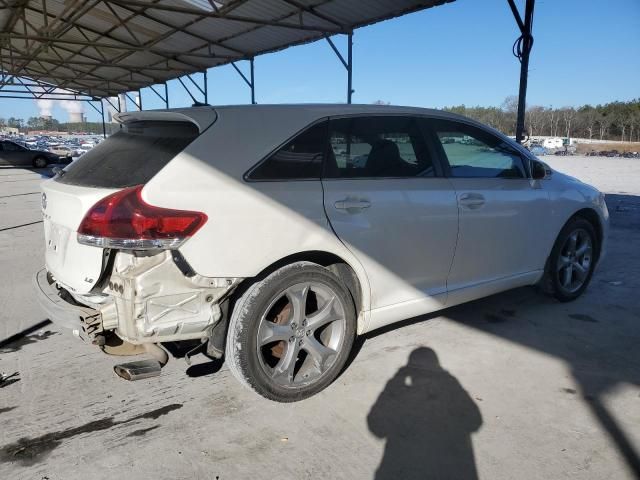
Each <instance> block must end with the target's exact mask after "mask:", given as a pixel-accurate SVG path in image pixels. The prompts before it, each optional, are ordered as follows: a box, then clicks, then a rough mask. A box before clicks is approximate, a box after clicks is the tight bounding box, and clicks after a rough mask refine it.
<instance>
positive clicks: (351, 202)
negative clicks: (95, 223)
mask: <svg viewBox="0 0 640 480" xmlns="http://www.w3.org/2000/svg"><path fill="white" fill-rule="evenodd" d="M333 206H334V207H336V209H338V210H346V211H347V212H349V213H356V212H359V211H361V210H364V209H365V208H369V207H370V206H371V202H370V201H369V200H364V199H357V198H348V197H347V198H345V199H342V200H338V201H337V202H336V203H334V204H333Z"/></svg>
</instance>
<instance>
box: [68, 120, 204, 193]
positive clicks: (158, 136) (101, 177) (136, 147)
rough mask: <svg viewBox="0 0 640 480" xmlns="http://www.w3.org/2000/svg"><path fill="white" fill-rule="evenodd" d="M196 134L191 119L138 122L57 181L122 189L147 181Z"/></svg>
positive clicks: (105, 142)
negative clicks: (187, 120) (189, 120)
mask: <svg viewBox="0 0 640 480" xmlns="http://www.w3.org/2000/svg"><path fill="white" fill-rule="evenodd" d="M198 135H199V130H198V127H197V126H196V125H194V124H193V123H191V122H164V121H138V122H127V123H126V124H123V126H122V129H121V130H120V131H119V132H118V133H115V134H114V135H111V136H110V137H109V138H108V139H106V140H104V141H103V142H101V143H100V144H99V145H97V146H96V147H94V148H92V149H91V150H89V151H88V152H87V153H85V154H84V155H82V156H81V157H80V158H79V159H78V160H76V161H75V162H73V163H72V164H71V165H69V167H67V169H66V170H65V174H64V175H62V176H59V177H58V178H57V181H58V182H60V183H66V184H68V185H78V186H82V187H103V188H124V187H131V186H133V185H140V184H142V183H146V182H148V181H149V180H151V178H152V177H153V176H154V175H155V174H156V173H158V172H159V171H160V170H161V169H162V168H163V167H164V166H165V165H167V164H168V163H169V162H170V161H171V159H172V158H173V157H175V156H176V155H177V154H178V153H180V152H181V151H182V150H184V149H185V148H186V147H187V145H189V144H190V143H191V142H192V141H193V140H195V139H196V138H197V137H198Z"/></svg>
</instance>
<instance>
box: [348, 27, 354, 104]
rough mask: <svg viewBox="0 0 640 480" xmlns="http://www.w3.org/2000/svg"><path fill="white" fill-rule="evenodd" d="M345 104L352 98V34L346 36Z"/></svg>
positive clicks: (349, 102)
mask: <svg viewBox="0 0 640 480" xmlns="http://www.w3.org/2000/svg"><path fill="white" fill-rule="evenodd" d="M347 42H348V43H347V103H348V104H351V98H352V96H353V32H349V35H348V36H347Z"/></svg>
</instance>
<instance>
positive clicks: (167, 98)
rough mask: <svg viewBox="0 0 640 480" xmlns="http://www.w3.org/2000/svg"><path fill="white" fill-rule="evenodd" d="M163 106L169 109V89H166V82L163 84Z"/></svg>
mask: <svg viewBox="0 0 640 480" xmlns="http://www.w3.org/2000/svg"><path fill="white" fill-rule="evenodd" d="M164 104H165V105H166V107H167V110H168V109H169V87H167V82H164Z"/></svg>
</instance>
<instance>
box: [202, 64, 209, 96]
mask: <svg viewBox="0 0 640 480" xmlns="http://www.w3.org/2000/svg"><path fill="white" fill-rule="evenodd" d="M203 73H204V103H207V104H208V103H209V88H208V86H207V71H206V70H205V71H204V72H203Z"/></svg>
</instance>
